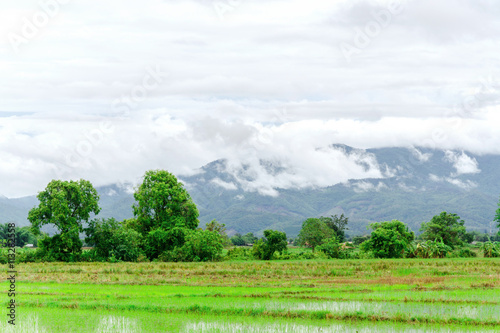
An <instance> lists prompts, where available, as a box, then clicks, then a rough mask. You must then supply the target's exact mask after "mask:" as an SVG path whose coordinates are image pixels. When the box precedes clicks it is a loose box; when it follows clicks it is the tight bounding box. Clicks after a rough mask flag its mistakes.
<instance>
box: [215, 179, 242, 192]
mask: <svg viewBox="0 0 500 333" xmlns="http://www.w3.org/2000/svg"><path fill="white" fill-rule="evenodd" d="M212 183H214V184H215V185H217V186H220V187H222V188H223V189H226V190H237V189H238V187H237V186H236V185H235V184H234V183H231V182H225V181H223V180H222V179H220V178H214V179H212Z"/></svg>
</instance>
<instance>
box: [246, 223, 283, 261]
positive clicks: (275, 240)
mask: <svg viewBox="0 0 500 333" xmlns="http://www.w3.org/2000/svg"><path fill="white" fill-rule="evenodd" d="M264 237H265V239H259V241H258V242H257V243H255V244H254V245H253V247H252V252H253V254H254V256H255V257H257V258H259V259H262V260H270V259H271V258H272V257H273V255H274V252H276V251H277V252H279V253H283V251H285V250H286V249H287V244H288V243H287V242H286V233H284V232H283V231H277V230H264Z"/></svg>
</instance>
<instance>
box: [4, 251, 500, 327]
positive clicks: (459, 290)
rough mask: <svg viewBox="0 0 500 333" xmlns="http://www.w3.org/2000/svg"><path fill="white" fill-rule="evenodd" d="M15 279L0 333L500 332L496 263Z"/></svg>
mask: <svg viewBox="0 0 500 333" xmlns="http://www.w3.org/2000/svg"><path fill="white" fill-rule="evenodd" d="M17 269H18V276H17V282H16V283H17V285H16V289H17V290H18V293H16V304H17V309H16V311H17V312H16V314H17V318H16V324H17V325H16V330H12V328H11V327H9V326H10V325H8V324H7V321H6V320H3V321H2V322H1V323H0V331H2V332H11V331H12V332H498V331H500V260H499V259H487V258H484V259H483V258H473V259H434V260H433V259H427V260H424V259H400V260H302V261H270V262H265V261H245V262H220V263H161V262H157V263H156V262H155V263H30V264H19V265H17ZM3 290H7V283H6V282H4V283H3ZM5 299H6V298H5ZM5 304H6V303H5Z"/></svg>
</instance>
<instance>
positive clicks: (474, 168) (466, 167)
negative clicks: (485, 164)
mask: <svg viewBox="0 0 500 333" xmlns="http://www.w3.org/2000/svg"><path fill="white" fill-rule="evenodd" d="M445 158H446V160H448V161H449V162H451V163H453V167H454V168H455V169H456V170H457V172H456V174H455V176H458V175H463V174H469V173H479V172H481V170H480V169H479V167H478V163H477V161H476V159H475V158H472V157H470V156H468V155H467V154H465V153H464V152H462V154H458V153H454V152H452V151H446V155H445Z"/></svg>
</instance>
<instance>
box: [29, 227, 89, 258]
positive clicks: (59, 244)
mask: <svg viewBox="0 0 500 333" xmlns="http://www.w3.org/2000/svg"><path fill="white" fill-rule="evenodd" d="M81 253H82V241H81V240H80V238H79V237H78V234H74V233H71V234H66V237H65V238H63V236H62V234H57V235H54V236H53V237H49V236H45V237H43V238H42V239H40V240H39V241H38V249H37V257H38V258H40V260H42V261H49V262H52V261H70V262H74V261H79V258H80V254H81Z"/></svg>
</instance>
